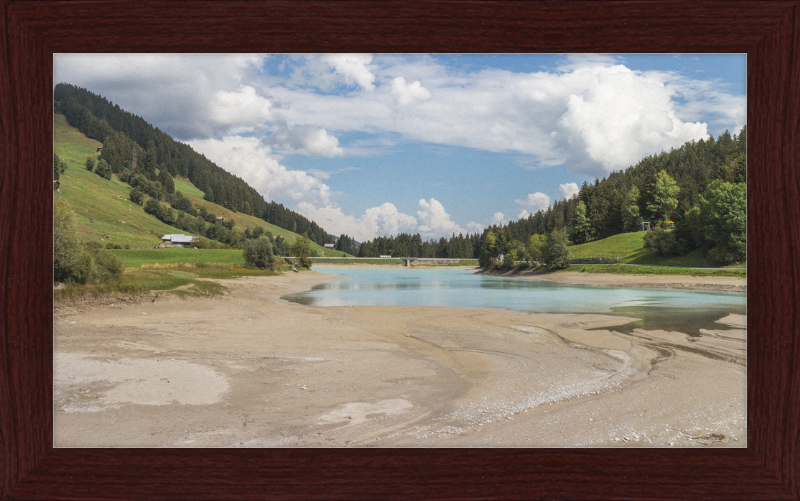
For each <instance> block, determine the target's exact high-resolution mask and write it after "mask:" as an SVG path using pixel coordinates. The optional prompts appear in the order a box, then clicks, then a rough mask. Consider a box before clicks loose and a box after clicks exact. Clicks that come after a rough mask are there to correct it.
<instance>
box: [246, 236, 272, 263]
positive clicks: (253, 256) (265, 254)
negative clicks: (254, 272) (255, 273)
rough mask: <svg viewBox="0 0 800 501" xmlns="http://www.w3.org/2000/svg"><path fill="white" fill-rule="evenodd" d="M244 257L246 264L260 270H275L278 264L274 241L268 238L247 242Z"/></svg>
mask: <svg viewBox="0 0 800 501" xmlns="http://www.w3.org/2000/svg"><path fill="white" fill-rule="evenodd" d="M242 256H243V257H244V262H245V264H247V265H248V266H253V267H255V268H258V269H260V270H274V269H275V263H276V262H277V259H275V255H274V254H273V252H272V239H271V238H268V237H259V238H254V239H251V240H246V241H245V242H244V245H243V246H242Z"/></svg>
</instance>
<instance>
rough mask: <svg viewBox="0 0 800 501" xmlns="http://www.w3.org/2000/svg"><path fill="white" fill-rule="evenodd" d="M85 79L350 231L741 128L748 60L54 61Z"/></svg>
mask: <svg viewBox="0 0 800 501" xmlns="http://www.w3.org/2000/svg"><path fill="white" fill-rule="evenodd" d="M54 60H55V62H54V77H55V78H54V81H55V82H56V83H57V82H68V83H72V84H76V85H80V86H82V87H86V88H87V89H89V90H90V91H92V92H95V93H98V94H101V95H103V96H104V97H106V98H108V99H110V100H111V101H113V102H114V103H117V104H119V105H120V106H121V107H123V108H124V109H126V110H127V111H130V112H131V113H134V114H137V115H139V116H142V117H143V118H145V119H146V120H147V121H148V122H150V123H152V124H153V125H155V126H157V127H159V128H160V129H162V130H164V131H166V132H167V133H169V134H171V135H172V136H173V137H175V138H176V139H178V140H180V141H184V142H187V143H188V144H190V145H191V146H192V147H193V148H194V149H195V150H197V151H199V152H201V153H203V154H205V155H206V156H207V157H208V158H210V159H211V160H213V161H214V162H216V163H217V164H218V165H219V166H221V167H222V168H224V169H226V170H228V171H230V172H232V173H234V174H236V175H238V176H240V177H242V178H243V179H245V180H246V181H247V182H248V183H249V184H250V185H251V186H253V187H254V188H256V189H257V190H258V191H259V192H260V193H262V194H263V195H264V196H265V198H267V199H270V200H276V201H278V202H281V203H283V204H284V205H286V206H288V207H290V208H292V209H294V210H297V211H298V212H300V213H302V214H304V215H306V216H307V217H309V218H310V219H312V220H314V221H316V222H317V223H319V224H320V225H321V226H322V227H323V228H325V229H326V230H327V231H329V232H330V233H332V234H335V235H339V234H341V233H347V234H349V235H350V236H353V237H355V238H356V239H357V240H361V241H363V240H366V239H371V238H374V237H375V236H378V235H390V234H396V233H398V232H400V231H404V232H410V233H416V232H419V233H421V234H422V236H423V237H424V238H438V237H439V236H442V235H449V234H450V233H452V232H455V233H459V232H464V233H467V232H470V233H472V232H476V231H480V230H481V229H482V228H483V227H485V226H487V225H490V224H493V223H498V222H507V221H509V220H516V219H519V218H520V217H525V216H526V215H527V214H531V213H534V212H536V211H537V210H540V209H543V208H546V207H547V206H548V204H550V203H552V202H553V201H555V200H556V199H561V198H564V197H569V196H572V195H573V194H574V192H575V191H576V189H577V187H579V186H580V185H581V184H582V183H583V181H585V180H587V181H590V182H591V181H593V180H594V179H595V178H596V177H600V178H602V177H604V176H606V175H607V174H608V173H609V172H611V171H614V170H620V169H625V168H627V167H628V166H630V165H633V164H635V163H636V162H637V161H638V160H639V159H641V158H642V157H644V156H646V155H652V154H656V153H659V152H660V151H662V150H669V149H670V148H672V147H679V146H680V145H681V144H683V143H684V142H686V141H690V140H698V139H702V138H704V137H707V136H708V135H714V136H718V135H719V134H721V133H722V132H723V131H725V130H726V129H728V130H730V131H731V132H732V133H734V132H737V131H738V130H739V129H740V128H741V127H742V126H743V125H744V124H745V123H746V55H744V54H658V55H649V54H617V55H604V54H584V55H559V54H548V55H535V54H523V55H519V54H485V55H473V54H470V55H450V54H432V55H425V54H412V55H403V54H399V55H386V54H322V55H269V54H247V55H241V54H239V55H224V54H214V55H202V54H131V55H126V54H59V55H56V56H55V58H54Z"/></svg>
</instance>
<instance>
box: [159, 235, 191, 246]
mask: <svg viewBox="0 0 800 501" xmlns="http://www.w3.org/2000/svg"><path fill="white" fill-rule="evenodd" d="M195 238H196V237H193V236H192V235H184V234H183V233H178V234H167V235H164V236H163V237H161V240H164V241H168V242H173V243H177V244H190V243H192V242H194V241H195Z"/></svg>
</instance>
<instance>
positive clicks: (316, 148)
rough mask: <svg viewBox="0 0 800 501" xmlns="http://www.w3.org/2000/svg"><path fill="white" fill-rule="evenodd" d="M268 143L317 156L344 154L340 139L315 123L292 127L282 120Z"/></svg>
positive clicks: (340, 155) (338, 155)
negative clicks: (314, 124)
mask: <svg viewBox="0 0 800 501" xmlns="http://www.w3.org/2000/svg"><path fill="white" fill-rule="evenodd" d="M267 144H269V145H270V146H273V147H275V148H279V149H288V150H295V151H301V152H305V153H307V154H309V155H312V156H315V157H329V158H333V157H342V156H344V150H343V149H342V148H340V147H339V140H338V139H336V137H334V136H332V135H330V134H328V131H326V130H325V129H320V128H318V127H315V126H313V125H297V126H295V127H293V128H292V129H290V128H289V127H288V125H287V124H286V122H281V123H280V124H279V125H278V128H277V130H275V132H273V133H272V135H270V137H269V139H268V140H267Z"/></svg>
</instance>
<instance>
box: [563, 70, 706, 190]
mask: <svg viewBox="0 0 800 501" xmlns="http://www.w3.org/2000/svg"><path fill="white" fill-rule="evenodd" d="M575 73H576V76H582V77H583V78H585V79H586V80H587V85H585V86H584V88H582V89H579V90H577V92H574V93H571V94H570V95H569V96H568V97H567V101H566V111H565V112H564V113H563V114H562V115H561V117H560V118H559V119H558V123H557V125H556V128H555V131H554V133H553V135H552V136H553V138H554V140H555V143H556V148H557V149H558V151H560V152H561V153H562V154H563V155H564V157H565V159H566V161H567V166H568V168H569V170H570V171H571V172H573V173H578V174H584V175H586V176H596V175H597V174H598V173H603V174H606V173H609V172H611V171H612V170H619V169H624V168H625V167H628V166H631V165H634V164H636V163H637V162H638V161H639V160H641V159H642V158H643V157H645V156H647V155H649V154H653V153H659V152H660V151H661V150H669V148H671V147H679V146H680V145H682V144H683V143H685V142H686V141H689V140H692V139H701V138H703V137H706V136H707V135H708V129H707V126H706V124H701V123H689V122H683V121H681V120H680V119H678V118H677V116H676V115H675V109H674V106H673V103H672V92H671V91H670V90H669V89H668V88H667V87H666V86H665V85H664V82H663V81H662V80H661V79H659V78H656V77H654V76H646V75H640V74H637V73H635V72H633V71H631V70H629V69H628V68H626V67H624V66H622V65H616V66H610V67H609V66H595V67H592V68H587V69H578V70H576V71H575ZM581 74H583V75H581Z"/></svg>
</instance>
